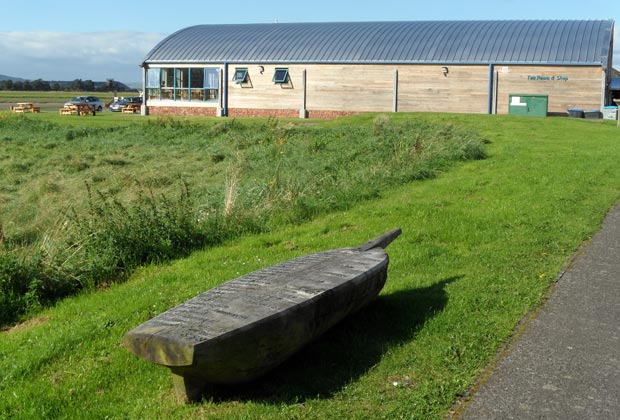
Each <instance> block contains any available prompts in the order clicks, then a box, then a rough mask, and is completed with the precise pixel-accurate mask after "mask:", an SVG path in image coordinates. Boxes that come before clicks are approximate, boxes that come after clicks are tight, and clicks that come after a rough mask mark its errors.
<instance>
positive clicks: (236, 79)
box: [232, 67, 248, 85]
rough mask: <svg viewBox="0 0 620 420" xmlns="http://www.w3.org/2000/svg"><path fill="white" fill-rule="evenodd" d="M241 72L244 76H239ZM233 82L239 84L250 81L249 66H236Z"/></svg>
mask: <svg viewBox="0 0 620 420" xmlns="http://www.w3.org/2000/svg"><path fill="white" fill-rule="evenodd" d="M239 73H241V74H242V75H243V78H239V77H238V76H239ZM232 80H233V82H235V83H236V84H238V85H241V84H243V83H247V82H248V68H247V67H235V73H234V74H233V79H232Z"/></svg>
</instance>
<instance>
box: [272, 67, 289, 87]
mask: <svg viewBox="0 0 620 420" xmlns="http://www.w3.org/2000/svg"><path fill="white" fill-rule="evenodd" d="M272 81H273V82H274V83H287V82H288V69H287V68H278V67H276V72H275V73H274V74H273V80H272Z"/></svg>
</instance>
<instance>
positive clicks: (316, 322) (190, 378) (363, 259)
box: [123, 229, 401, 400]
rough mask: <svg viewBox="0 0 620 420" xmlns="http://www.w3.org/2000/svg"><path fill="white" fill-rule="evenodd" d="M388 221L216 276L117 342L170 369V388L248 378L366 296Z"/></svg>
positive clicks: (388, 238)
mask: <svg viewBox="0 0 620 420" xmlns="http://www.w3.org/2000/svg"><path fill="white" fill-rule="evenodd" d="M400 233H401V230H400V229H395V230H393V231H391V232H388V233H386V234H384V235H382V236H379V237H378V238H376V239H373V240H371V241H369V242H367V243H366V244H364V245H361V246H359V247H356V248H341V249H334V250H330V251H324V252H320V253H316V254H308V255H305V256H302V257H298V258H295V259H292V260H290V261H286V262H283V263H280V264H277V265H274V266H271V267H267V268H264V269H262V270H258V271H255V272H253V273H250V274H247V275H244V276H242V277H239V278H237V279H235V280H231V281H229V282H226V283H223V284H222V285H220V286H217V287H215V288H213V289H211V290H209V291H207V292H205V293H202V294H200V295H198V296H196V297H195V298H193V299H190V300H188V301H187V302H185V303H183V304H181V305H179V306H177V307H175V308H173V309H171V310H169V311H167V312H165V313H163V314H161V315H159V316H157V317H155V318H153V319H151V320H149V321H147V322H145V323H144V324H142V325H140V326H138V327H136V328H135V329H133V330H131V331H129V332H128V333H127V334H126V335H125V337H124V339H123V345H124V346H125V347H126V348H127V349H128V350H129V351H131V352H132V353H134V354H135V355H137V356H139V357H141V358H143V359H146V360H148V361H150V362H153V363H157V364H160V365H163V366H167V367H169V368H170V369H171V371H172V374H173V378H174V382H175V388H176V391H177V393H179V394H180V395H181V396H183V397H185V398H186V399H188V400H195V399H196V398H198V397H199V396H200V395H201V393H202V391H203V389H204V388H205V387H206V386H207V385H210V384H214V385H217V384H237V383H242V382H247V381H251V380H253V379H255V378H257V377H259V376H260V375H262V374H264V373H265V372H267V371H269V370H270V369H272V368H273V367H275V366H277V365H279V364H280V363H282V362H283V361H284V360H286V359H287V358H288V357H289V356H290V355H291V354H293V353H294V352H296V351H297V350H299V349H300V348H301V347H303V346H304V345H305V344H307V343H308V342H310V341H312V340H313V339H315V338H316V337H318V336H319V335H320V334H322V333H323V332H325V331H326V330H327V329H329V328H330V327H332V326H333V325H334V324H336V323H337V322H338V321H340V320H342V319H343V318H344V317H345V316H347V315H349V314H351V313H353V312H355V311H357V310H359V309H360V308H361V307H363V306H364V305H366V304H367V303H368V302H370V301H372V300H373V299H374V298H375V297H376V296H377V294H378V293H379V292H380V291H381V289H382V288H383V285H384V284H385V281H386V278H387V267H388V261H389V259H388V255H387V253H386V252H385V250H384V248H385V247H387V246H388V245H389V244H390V243H391V242H392V241H393V240H394V239H395V238H396V237H398V235H400Z"/></svg>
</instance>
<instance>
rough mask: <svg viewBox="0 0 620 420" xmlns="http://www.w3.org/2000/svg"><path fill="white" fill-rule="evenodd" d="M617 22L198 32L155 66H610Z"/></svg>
mask: <svg viewBox="0 0 620 420" xmlns="http://www.w3.org/2000/svg"><path fill="white" fill-rule="evenodd" d="M613 27H614V21H613V20H499V21H417V22H329V23H272V24H239V25H199V26H192V27H189V28H185V29H182V30H180V31H178V32H175V33H174V34H172V35H170V36H168V37H167V38H165V39H164V40H162V41H161V42H160V43H159V44H157V45H156V46H155V47H154V48H153V49H152V50H151V51H150V52H149V53H148V55H147V56H146V58H145V59H144V63H145V64H152V63H173V62H174V63H197V62H200V63H224V62H235V63H257V62H260V63H403V64H406V63H418V64H419V63H444V64H483V63H484V64H488V63H498V64H500V63H501V64H566V65H602V66H603V67H606V66H607V63H608V60H609V57H610V54H611V51H610V49H611V45H612V36H613Z"/></svg>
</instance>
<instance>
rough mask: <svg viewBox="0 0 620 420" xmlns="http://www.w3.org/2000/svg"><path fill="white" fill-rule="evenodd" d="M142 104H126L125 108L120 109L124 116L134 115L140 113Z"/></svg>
mask: <svg viewBox="0 0 620 420" xmlns="http://www.w3.org/2000/svg"><path fill="white" fill-rule="evenodd" d="M141 107H142V104H127V105H126V106H125V108H123V109H122V111H123V113H124V114H136V113H138V112H140V108H141Z"/></svg>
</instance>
